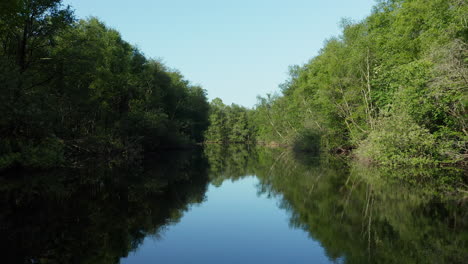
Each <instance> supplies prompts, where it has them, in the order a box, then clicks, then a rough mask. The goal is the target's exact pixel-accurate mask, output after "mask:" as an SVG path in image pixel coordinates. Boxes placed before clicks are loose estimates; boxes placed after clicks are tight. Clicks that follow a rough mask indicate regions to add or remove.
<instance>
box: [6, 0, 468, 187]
mask: <svg viewBox="0 0 468 264" xmlns="http://www.w3.org/2000/svg"><path fill="white" fill-rule="evenodd" d="M467 14H468V5H467V4H466V2H465V1H463V0H434V1H430V2H427V1H424V0H381V1H377V3H376V5H375V6H374V7H373V9H372V12H371V14H370V15H369V16H368V17H367V18H365V19H363V20H362V21H350V20H347V19H343V21H342V22H341V27H342V33H341V35H339V36H335V37H331V38H330V39H328V40H327V41H326V42H325V43H324V47H323V48H322V49H321V51H320V52H319V54H318V55H317V56H315V57H313V58H312V59H310V60H309V62H308V63H306V64H304V65H296V66H291V67H290V69H289V73H290V77H289V79H288V80H286V81H285V82H284V83H283V84H281V85H280V88H281V93H280V94H267V95H266V96H264V97H262V96H259V97H258V103H257V105H256V106H255V107H253V108H246V107H243V106H240V105H236V104H232V105H225V104H224V103H223V101H222V100H221V99H219V98H216V99H214V100H212V101H211V102H208V99H207V95H206V91H205V90H204V89H203V88H202V87H200V86H197V85H192V84H191V83H190V82H189V81H188V80H186V79H185V78H184V76H183V75H182V74H181V73H180V72H179V71H177V70H174V69H169V68H168V67H167V66H165V65H164V64H163V63H161V62H160V61H158V60H155V59H151V58H147V57H146V56H145V55H144V54H143V53H142V52H141V51H140V50H138V49H137V48H136V47H135V46H132V45H131V44H129V43H127V42H126V41H125V40H123V39H122V38H121V36H120V34H119V32H117V31H116V30H114V29H112V28H110V27H108V26H106V25H105V24H104V23H103V22H101V21H100V20H99V19H98V18H95V17H92V18H88V19H76V18H75V17H74V14H73V11H72V9H71V7H69V6H64V5H63V4H62V2H61V0H46V1H37V0H7V1H2V3H1V4H0V44H1V48H0V83H1V85H2V87H1V90H0V101H1V102H2V104H1V105H0V111H1V112H2V115H0V138H1V141H0V170H6V169H11V168H28V169H48V168H55V167H67V166H71V167H73V166H74V164H75V165H76V164H79V162H80V161H79V160H80V158H82V157H86V158H89V156H101V157H104V158H108V159H112V158H109V157H113V156H118V157H119V158H121V159H122V160H126V161H128V162H132V161H134V160H136V159H137V158H138V157H141V156H142V155H144V153H151V152H160V151H162V150H164V149H185V148H191V147H193V146H196V145H204V144H215V143H216V144H218V143H222V144H228V143H233V142H235V143H255V144H256V145H261V146H266V147H288V148H290V149H292V150H294V151H299V152H306V153H308V155H311V156H314V155H319V154H320V153H334V154H340V155H347V156H349V157H352V158H353V159H356V160H359V161H360V162H363V163H366V164H369V165H372V166H374V165H377V166H381V167H384V168H395V167H402V168H406V167H408V168H412V167H417V168H425V167H446V166H457V167H459V168H461V169H464V170H466V167H467V159H468V151H467V150H468V144H467V139H468V132H467V131H468V127H467V126H468V122H467V121H468V120H467V107H466V103H467V102H468V97H467V88H468V66H467V65H468V24H467V22H466V21H467V19H468V17H467ZM464 180H466V177H465V179H464Z"/></svg>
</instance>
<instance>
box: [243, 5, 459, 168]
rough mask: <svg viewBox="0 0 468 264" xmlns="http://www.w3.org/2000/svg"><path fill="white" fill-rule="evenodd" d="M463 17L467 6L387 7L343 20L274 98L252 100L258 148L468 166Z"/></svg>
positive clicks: (388, 161)
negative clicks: (268, 145) (282, 146)
mask: <svg viewBox="0 0 468 264" xmlns="http://www.w3.org/2000/svg"><path fill="white" fill-rule="evenodd" d="M467 14H468V5H467V4H466V1H464V0H431V1H425V0H386V1H377V4H376V5H375V6H374V8H373V10H372V13H371V14H370V15H369V16H368V17H367V18H365V19H364V20H363V21H358V22H356V21H350V20H347V19H343V20H342V21H341V27H342V33H341V35H339V36H336V37H331V38H330V39H328V40H327V41H326V43H325V45H324V47H323V48H322V49H321V50H320V52H319V54H318V55H317V56H316V57H314V58H312V59H310V60H309V62H308V63H306V64H305V65H299V66H292V67H290V69H289V72H290V77H289V79H288V80H286V81H285V82H284V83H283V84H281V85H280V88H281V94H273V95H271V94H269V95H267V96H265V97H259V100H258V104H257V106H256V107H255V110H254V113H253V115H252V120H251V122H252V123H254V124H255V125H256V127H257V138H258V140H262V141H276V142H283V143H286V144H288V145H294V146H296V147H297V148H298V149H302V150H308V149H311V150H313V151H332V152H335V153H336V152H338V153H349V152H351V153H352V155H353V156H354V157H356V158H357V159H359V160H362V161H364V162H370V163H373V164H380V165H384V166H391V167H394V166H434V165H441V164H444V165H445V164H460V163H463V161H465V164H466V158H467V138H468V137H467V136H468V134H467V133H468V131H467V108H466V103H467V101H468V100H467V99H468V97H467V88H468V67H467V66H468V65H467V64H468V49H467V48H468V45H467V41H468V22H467V21H468V20H467Z"/></svg>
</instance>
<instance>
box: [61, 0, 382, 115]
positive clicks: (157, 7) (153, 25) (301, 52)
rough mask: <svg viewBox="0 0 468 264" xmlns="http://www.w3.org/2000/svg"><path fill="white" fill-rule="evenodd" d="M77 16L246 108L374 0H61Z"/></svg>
mask: <svg viewBox="0 0 468 264" xmlns="http://www.w3.org/2000/svg"><path fill="white" fill-rule="evenodd" d="M64 3H65V4H69V5H71V6H72V7H73V9H74V10H75V14H76V16H77V18H87V17H90V16H95V17H98V18H99V19H101V20H102V21H103V22H105V24H106V25H107V26H109V27H111V28H114V29H116V30H118V31H119V32H120V33H121V34H122V37H123V39H124V40H126V41H127V42H129V43H131V44H133V45H135V46H137V47H138V48H139V49H140V50H141V51H142V52H143V53H144V54H145V55H146V56H147V57H151V58H157V59H160V60H162V61H163V62H164V63H165V64H166V65H167V66H168V67H170V68H175V69H178V70H179V71H180V72H181V73H182V74H183V75H184V76H185V77H186V78H187V79H188V80H190V81H191V83H192V84H197V85H201V86H202V87H203V88H204V89H206V90H207V92H208V98H209V99H210V100H211V99H214V98H216V97H219V98H221V99H222V100H223V101H224V103H226V104H231V103H236V104H240V105H243V106H246V107H253V106H254V105H255V104H256V102H257V99H256V97H257V95H262V96H264V95H266V94H267V93H274V92H279V88H278V85H279V84H281V83H282V82H284V81H285V80H286V79H287V77H288V73H287V72H288V66H290V65H295V64H298V65H302V64H304V63H306V62H307V61H308V60H309V59H311V58H312V57H314V56H316V55H317V54H318V52H319V50H320V48H321V47H322V46H323V43H324V41H325V40H326V39H329V38H330V37H332V36H338V35H339V34H340V26H339V24H340V21H341V19H342V18H348V19H352V20H354V21H359V20H362V19H363V18H365V17H366V16H367V15H369V14H370V12H371V9H372V6H373V5H374V4H375V1H374V0H352V1H351V0H326V1H323V0H287V1H286V0H235V1H234V0H230V1H222V0H164V1H162V0H133V1H128V0H65V1H64Z"/></svg>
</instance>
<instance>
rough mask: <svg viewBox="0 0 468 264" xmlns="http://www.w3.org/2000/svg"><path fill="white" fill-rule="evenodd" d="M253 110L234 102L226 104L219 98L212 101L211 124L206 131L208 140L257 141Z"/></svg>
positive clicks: (219, 141) (218, 141)
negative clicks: (252, 116) (252, 118)
mask: <svg viewBox="0 0 468 264" xmlns="http://www.w3.org/2000/svg"><path fill="white" fill-rule="evenodd" d="M251 115H252V110H249V109H246V108H245V107H242V106H239V105H236V104H232V105H230V106H229V105H225V104H224V103H223V101H222V100H221V99H219V98H216V99H214V100H213V101H211V103H210V111H209V121H210V126H209V127H208V129H207V130H206V132H205V140H206V141H207V142H212V143H213V142H216V143H249V142H254V141H255V134H256V133H255V132H256V131H255V125H254V124H253V123H252V121H251Z"/></svg>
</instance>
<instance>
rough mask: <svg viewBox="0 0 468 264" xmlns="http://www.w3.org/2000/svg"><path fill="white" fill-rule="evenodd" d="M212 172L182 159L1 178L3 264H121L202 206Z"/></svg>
mask: <svg viewBox="0 0 468 264" xmlns="http://www.w3.org/2000/svg"><path fill="white" fill-rule="evenodd" d="M206 168H207V164H206V162H205V161H204V160H203V159H202V158H201V155H200V154H198V153H195V152H182V153H165V155H162V156H160V157H148V158H147V159H146V160H145V162H144V164H143V165H141V166H132V167H116V168H109V167H107V166H104V165H99V164H88V165H87V167H86V168H85V169H80V170H60V171H54V172H50V173H41V174H34V175H32V174H30V175H28V174H16V175H8V176H7V177H6V178H5V177H4V178H3V179H2V178H0V179H1V183H0V207H1V211H0V243H1V244H0V247H1V248H2V252H4V253H3V254H2V261H1V262H2V263H118V262H119V259H120V258H121V257H125V256H127V255H128V253H129V252H131V251H133V250H135V249H136V248H137V247H138V246H139V245H140V244H141V243H142V241H143V239H144V238H145V237H146V236H154V237H158V236H159V235H160V234H161V233H162V232H164V229H165V227H166V226H168V225H171V224H174V223H176V222H177V221H178V220H179V219H180V218H181V216H182V215H183V213H184V212H185V211H187V210H188V208H189V207H190V205H191V204H196V203H201V202H202V201H203V199H204V194H205V192H206V189H207V185H208V179H207V178H206Z"/></svg>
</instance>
